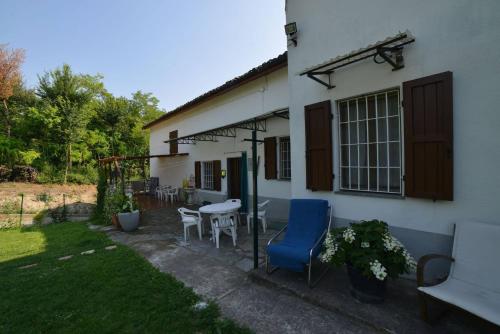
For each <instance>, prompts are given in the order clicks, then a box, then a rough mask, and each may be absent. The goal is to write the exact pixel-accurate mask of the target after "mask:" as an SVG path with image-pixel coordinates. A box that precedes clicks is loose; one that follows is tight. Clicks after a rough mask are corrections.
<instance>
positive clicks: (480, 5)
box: [287, 0, 500, 234]
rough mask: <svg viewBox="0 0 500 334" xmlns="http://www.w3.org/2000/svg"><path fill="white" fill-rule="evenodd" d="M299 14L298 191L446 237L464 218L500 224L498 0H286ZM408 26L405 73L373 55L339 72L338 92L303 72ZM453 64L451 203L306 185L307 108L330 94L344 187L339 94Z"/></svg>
mask: <svg viewBox="0 0 500 334" xmlns="http://www.w3.org/2000/svg"><path fill="white" fill-rule="evenodd" d="M293 21H295V22H297V27H298V46H297V47H293V46H289V50H288V64H289V65H288V66H289V67H288V68H289V90H290V93H289V95H290V114H291V119H290V128H291V129H290V131H291V137H292V140H293V145H292V170H293V171H294V173H293V182H292V196H293V197H320V198H327V199H330V200H332V201H333V202H334V205H335V215H336V216H337V217H341V218H347V219H354V220H357V219H367V218H379V219H383V220H385V221H387V222H388V223H389V224H390V225H393V226H398V227H403V228H410V229H417V230H421V231H427V232H435V233H440V234H451V223H452V222H455V221H461V220H466V219H474V220H481V221H487V222H492V223H497V224H500V204H499V203H500V201H499V198H500V196H499V193H500V173H498V170H499V167H500V135H499V129H500V110H499V106H500V94H499V84H500V1H486V0H482V1H473V0H468V1H466V0H440V1H435V0H425V1H414V0H400V1H392V0H377V1H362V0H354V1H353V0H335V1H333V0H314V1H302V0H288V1H287V22H293ZM407 29H408V30H410V31H411V32H412V33H413V35H414V36H415V37H416V41H415V43H413V44H410V45H409V46H407V47H405V50H404V56H405V68H404V69H402V70H399V71H394V72H393V71H391V67H390V66H389V65H388V64H382V65H377V64H375V63H374V62H373V61H372V60H371V59H367V60H364V61H363V62H360V63H357V64H354V65H351V66H348V67H346V68H344V69H339V70H338V71H336V72H335V74H334V76H333V82H334V84H336V86H337V87H336V88H334V89H332V90H327V89H326V87H324V86H321V85H319V84H318V83H316V82H314V81H313V80H311V79H308V78H307V77H305V76H299V75H298V73H299V72H301V71H302V70H304V69H305V68H306V67H309V66H312V65H316V64H318V63H321V62H324V61H325V60H327V59H330V58H333V57H336V56H338V55H342V54H346V53H348V52H350V51H352V50H356V49H359V48H361V47H365V46H368V45H369V44H372V43H374V42H376V41H379V40H382V39H384V38H386V37H388V36H393V35H395V34H397V33H398V32H400V31H401V32H403V31H405V30H407ZM448 70H449V71H452V72H453V78H454V81H453V94H454V95H453V96H454V99H453V103H454V198H455V199H454V201H453V202H446V201H437V202H433V201H432V200H424V199H411V198H405V199H388V198H375V197H360V196H352V195H343V194H335V193H333V192H310V191H308V190H306V188H305V184H306V181H305V159H304V152H305V141H304V106H305V105H307V104H311V103H315V102H319V101H324V100H328V99H329V100H331V101H332V108H333V110H332V111H333V113H334V114H335V119H334V134H333V138H334V147H335V150H334V157H335V159H334V160H335V169H334V173H335V175H336V176H337V177H336V180H335V182H336V185H335V187H336V188H337V189H338V175H339V170H338V152H337V150H338V148H337V144H338V143H337V139H336V138H338V134H337V131H338V127H337V124H336V123H337V118H336V112H337V111H336V105H335V101H336V100H338V99H342V98H346V97H350V96H354V95H358V94H364V93H369V92H373V91H377V90H381V89H385V88H390V87H398V86H399V87H401V85H402V82H404V81H406V80H410V79H415V78H419V77H423V76H427V75H431V74H435V73H440V72H444V71H448ZM299 170H300V171H302V172H300V173H299V172H297V171H299Z"/></svg>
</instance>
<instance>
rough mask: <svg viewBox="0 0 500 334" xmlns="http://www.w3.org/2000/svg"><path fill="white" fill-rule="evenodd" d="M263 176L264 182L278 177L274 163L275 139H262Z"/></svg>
mask: <svg viewBox="0 0 500 334" xmlns="http://www.w3.org/2000/svg"><path fill="white" fill-rule="evenodd" d="M264 160H265V161H264V172H265V173H264V174H265V178H266V180H274V179H276V178H277V177H278V173H277V168H276V166H277V163H276V137H268V138H264Z"/></svg>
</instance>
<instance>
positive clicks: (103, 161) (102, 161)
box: [99, 153, 189, 164]
mask: <svg viewBox="0 0 500 334" xmlns="http://www.w3.org/2000/svg"><path fill="white" fill-rule="evenodd" d="M186 155H189V153H173V154H156V155H140V156H130V157H126V156H112V157H107V158H102V159H99V163H100V164H106V163H111V162H115V161H122V160H145V159H150V158H171V157H181V156H186Z"/></svg>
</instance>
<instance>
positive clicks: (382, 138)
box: [378, 118, 387, 142]
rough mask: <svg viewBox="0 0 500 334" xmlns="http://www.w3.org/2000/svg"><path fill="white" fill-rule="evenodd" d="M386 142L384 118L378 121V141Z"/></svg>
mask: <svg viewBox="0 0 500 334" xmlns="http://www.w3.org/2000/svg"><path fill="white" fill-rule="evenodd" d="M386 140H387V121H386V119H385V118H379V119H378V141H379V142H381V141H386Z"/></svg>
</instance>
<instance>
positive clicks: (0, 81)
mask: <svg viewBox="0 0 500 334" xmlns="http://www.w3.org/2000/svg"><path fill="white" fill-rule="evenodd" d="M23 61H24V50H22V49H14V50H9V49H7V46H6V45H0V99H1V100H2V102H3V107H4V112H3V114H4V123H5V133H6V135H7V137H10V130H11V115H10V110H9V106H8V100H9V98H10V97H11V96H12V95H14V89H15V87H16V86H19V85H20V84H21V81H22V76H21V65H22V63H23Z"/></svg>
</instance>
